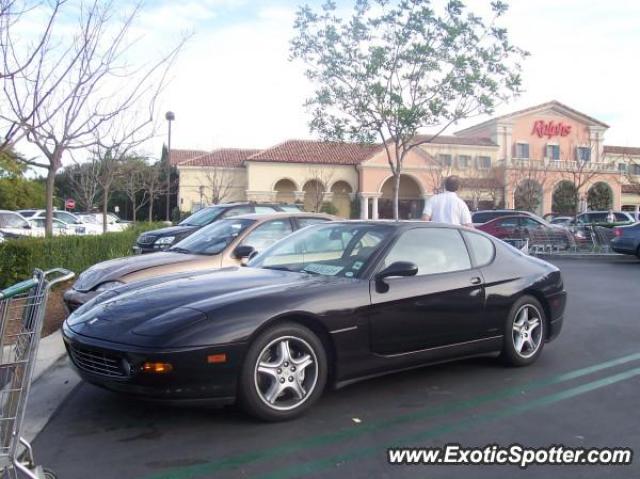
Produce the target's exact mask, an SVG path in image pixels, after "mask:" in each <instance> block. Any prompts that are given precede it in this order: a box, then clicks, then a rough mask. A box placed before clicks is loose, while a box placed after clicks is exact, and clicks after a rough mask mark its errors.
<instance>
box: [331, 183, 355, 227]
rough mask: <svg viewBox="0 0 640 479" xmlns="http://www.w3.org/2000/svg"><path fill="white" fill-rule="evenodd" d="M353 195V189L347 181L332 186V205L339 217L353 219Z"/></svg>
mask: <svg viewBox="0 0 640 479" xmlns="http://www.w3.org/2000/svg"><path fill="white" fill-rule="evenodd" d="M351 193H353V189H352V188H351V185H350V184H349V183H347V182H346V181H336V182H335V183H334V184H333V185H332V186H331V203H333V206H335V207H336V210H338V212H337V213H336V214H337V215H338V216H341V217H343V218H350V217H351Z"/></svg>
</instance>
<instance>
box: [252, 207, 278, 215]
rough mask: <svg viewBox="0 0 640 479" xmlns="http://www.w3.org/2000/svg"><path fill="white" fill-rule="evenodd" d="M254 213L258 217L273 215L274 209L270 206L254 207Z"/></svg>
mask: <svg viewBox="0 0 640 479" xmlns="http://www.w3.org/2000/svg"><path fill="white" fill-rule="evenodd" d="M254 211H255V213H256V214H259V215H268V214H269V213H275V211H276V209H275V208H273V207H272V206H254Z"/></svg>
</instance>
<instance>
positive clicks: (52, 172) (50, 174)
mask: <svg viewBox="0 0 640 479" xmlns="http://www.w3.org/2000/svg"><path fill="white" fill-rule="evenodd" d="M55 186H56V169H55V167H54V166H49V169H48V170H47V206H46V210H47V211H46V216H45V222H44V228H45V235H46V236H47V238H49V237H51V236H53V193H54V189H55Z"/></svg>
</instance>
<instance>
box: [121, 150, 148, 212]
mask: <svg viewBox="0 0 640 479" xmlns="http://www.w3.org/2000/svg"><path fill="white" fill-rule="evenodd" d="M150 168H151V167H150V166H148V165H147V164H146V163H145V161H144V160H143V159H142V158H127V159H126V160H125V161H124V162H123V164H122V174H121V175H119V176H120V184H119V187H120V189H121V190H122V191H123V192H124V194H125V195H126V196H127V198H129V201H130V202H131V209H132V214H133V218H132V219H133V221H134V223H135V221H136V216H137V214H138V211H139V210H140V208H142V207H143V206H145V205H146V204H147V203H148V202H149V191H148V190H147V188H146V184H145V177H146V176H147V175H148V174H149V173H150V171H149V170H150Z"/></svg>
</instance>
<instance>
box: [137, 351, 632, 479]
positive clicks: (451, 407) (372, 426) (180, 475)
mask: <svg viewBox="0 0 640 479" xmlns="http://www.w3.org/2000/svg"><path fill="white" fill-rule="evenodd" d="M639 359H640V353H633V354H629V355H626V356H622V357H620V358H616V359H612V360H609V361H605V362H602V363H598V364H594V365H592V366H588V367H585V368H580V369H576V370H573V371H568V372H566V373H563V374H559V375H554V376H551V377H548V378H542V379H538V380H535V381H531V382H529V383H524V384H520V385H518V386H510V387H508V388H505V389H502V390H499V391H496V392H492V393H488V394H484V395H481V396H476V397H475V398H472V399H467V400H461V401H454V402H451V403H448V404H441V405H439V406H435V407H433V406H428V407H425V408H421V409H419V410H417V411H414V412H412V413H408V414H402V415H399V416H395V417H392V418H389V419H385V420H381V421H377V422H371V423H369V424H364V425H363V424H361V425H359V426H357V427H350V428H343V429H341V430H339V431H335V432H330V433H326V434H320V435H317V436H312V437H310V438H307V439H303V440H294V441H291V442H290V443H287V444H283V445H280V446H276V447H272V448H267V449H262V450H256V451H252V452H248V453H245V454H238V455H236V456H232V457H228V458H225V459H221V460H218V461H212V462H209V463H206V464H198V465H193V466H187V467H183V468H176V469H172V470H170V471H164V472H161V473H158V474H154V475H151V476H147V477H146V479H193V478H197V477H201V476H207V475H211V474H214V473H218V472H220V471H224V470H229V469H234V468H236V467H238V466H242V465H246V464H252V463H255V462H259V461H265V460H269V459H273V458H276V457H280V456H283V455H286V454H291V453H294V452H297V451H300V450H303V449H307V448H312V447H319V446H324V445H329V444H333V443H335V442H337V441H342V440H345V439H349V438H352V437H357V436H361V435H363V434H367V433H370V432H374V431H379V430H382V429H386V428H389V427H394V426H398V425H401V424H404V423H407V422H413V421H417V420H422V419H427V418H431V417H437V416H442V415H446V414H450V413H453V412H457V411H463V410H466V409H471V408H475V407H478V406H481V405H483V404H485V403H489V402H493V401H496V400H499V399H506V398H508V397H512V396H516V395H519V394H521V393H522V391H523V389H524V388H526V389H527V390H535V389H539V388H542V387H545V386H549V385H553V384H558V383H562V382H566V381H571V380H573V379H577V378H580V377H583V376H586V375H589V374H593V373H596V372H598V371H602V370H604V369H608V368H612V367H615V366H620V365H622V364H626V363H629V362H631V361H636V360H639Z"/></svg>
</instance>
